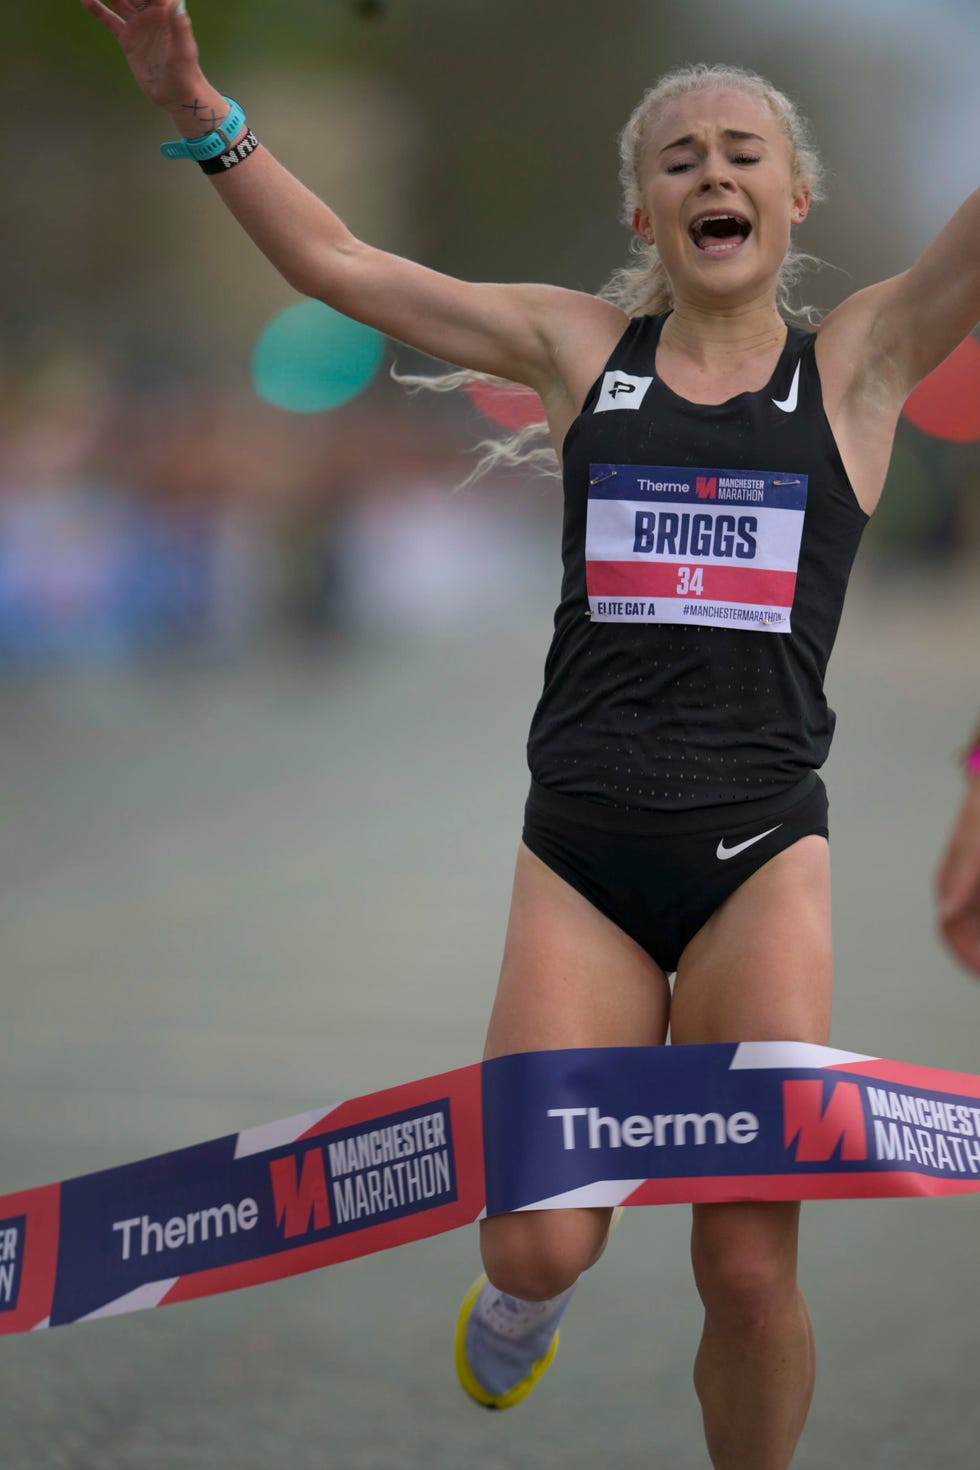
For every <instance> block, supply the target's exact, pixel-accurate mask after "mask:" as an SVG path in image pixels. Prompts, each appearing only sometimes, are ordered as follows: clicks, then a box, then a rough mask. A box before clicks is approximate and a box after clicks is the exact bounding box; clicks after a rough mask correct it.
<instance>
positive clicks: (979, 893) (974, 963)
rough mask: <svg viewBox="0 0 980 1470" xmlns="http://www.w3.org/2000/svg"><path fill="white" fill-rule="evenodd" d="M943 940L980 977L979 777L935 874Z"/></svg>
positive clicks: (965, 800) (959, 816) (971, 789)
mask: <svg viewBox="0 0 980 1470" xmlns="http://www.w3.org/2000/svg"><path fill="white" fill-rule="evenodd" d="M936 898H937V902H938V906H939V913H938V918H939V924H940V927H941V929H942V933H943V937H944V939H945V940H946V943H947V944H948V945H949V947H950V949H951V950H952V951H953V953H954V954H955V956H956V958H957V959H958V960H960V962H961V963H962V964H964V965H965V966H966V967H967V969H968V970H972V971H973V973H974V974H975V975H980V778H977V777H974V778H973V780H972V781H971V782H970V784H969V786H968V788H967V793H966V796H965V798H964V800H963V804H962V806H961V807H960V811H959V815H958V817H957V820H956V824H955V826H954V827H953V831H952V833H951V834H950V837H949V841H948V842H947V844H946V850H945V852H944V853H943V857H942V861H941V862H940V865H939V872H938V874H937V875H936Z"/></svg>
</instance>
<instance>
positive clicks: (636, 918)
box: [523, 771, 829, 974]
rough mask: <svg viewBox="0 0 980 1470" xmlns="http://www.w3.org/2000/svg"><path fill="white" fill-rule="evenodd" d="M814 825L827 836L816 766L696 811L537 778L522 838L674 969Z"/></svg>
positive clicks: (662, 963) (663, 964) (660, 961)
mask: <svg viewBox="0 0 980 1470" xmlns="http://www.w3.org/2000/svg"><path fill="white" fill-rule="evenodd" d="M812 833H817V834H818V835H819V836H821V837H827V836H828V835H829V833H828V829H827V792H826V789H825V787H824V784H823V782H822V781H821V780H820V777H819V776H818V775H817V774H816V772H815V771H810V772H809V773H808V774H807V775H806V776H804V778H803V780H802V781H800V782H799V783H798V784H797V785H796V786H793V787H791V788H790V789H789V790H788V791H783V792H780V793H779V795H778V796H770V797H764V798H763V799H762V800H761V801H741V802H738V803H737V804H735V805H733V806H732V807H730V808H728V809H727V810H726V809H724V808H718V807H703V808H701V809H700V810H698V811H690V812H627V811H622V810H621V809H619V808H617V807H605V806H600V805H599V804H598V803H596V802H591V801H581V800H579V799H578V798H576V797H570V796H564V795H561V794H560V793H559V792H557V791H551V790H549V789H548V788H547V787H544V786H539V785H538V784H537V782H536V781H532V782H531V791H530V794H529V796H528V799H527V806H526V808H525V812H524V832H523V838H524V842H525V844H526V846H527V847H529V848H530V849H531V851H532V852H533V853H534V855H535V856H536V857H538V858H540V859H541V861H542V862H543V863H545V864H547V866H548V867H549V868H551V869H552V871H553V872H555V873H557V874H558V876H559V877H560V878H564V880H565V882H566V883H570V884H571V886H572V887H573V888H574V889H576V890H577V891H578V892H579V893H581V894H582V895H583V896H584V897H585V898H587V899H588V900H589V902H590V903H592V904H594V905H595V907H596V908H597V909H599V910H600V912H601V913H604V914H605V915H606V917H607V918H609V919H612V921H613V923H614V924H617V925H618V926H619V928H620V929H622V930H623V931H624V932H625V933H626V934H628V935H629V936H630V938H631V939H635V940H636V942H637V944H639V945H642V947H643V948H644V949H645V950H646V951H647V953H648V954H649V955H650V956H652V958H653V959H654V960H656V962H657V964H658V965H660V967H661V968H662V969H663V970H665V971H667V973H668V974H669V973H670V972H671V971H673V970H676V969H677V963H678V961H679V959H680V957H681V955H682V953H683V952H684V949H685V947H686V945H687V944H688V942H689V940H691V939H693V937H694V935H695V934H696V933H697V932H698V930H699V929H700V928H701V926H702V925H703V924H704V923H705V922H706V921H707V920H708V919H710V917H711V915H712V914H713V913H714V912H715V910H716V909H717V908H719V907H720V906H721V904H723V903H724V901H725V899H726V898H728V896H729V894H732V893H734V892H735V890H736V888H739V887H740V886H741V884H743V883H744V882H745V880H746V878H748V877H750V876H751V874H752V873H754V872H755V871H756V870H757V869H758V868H761V867H762V865H763V863H767V862H768V861H769V859H770V858H771V857H775V856H776V854H777V853H778V852H782V851H783V849H784V848H787V847H791V846H792V844H793V843H794V842H798V841H799V839H800V838H801V837H808V836H810V835H811V834H812Z"/></svg>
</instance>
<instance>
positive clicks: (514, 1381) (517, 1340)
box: [455, 1206, 623, 1409]
mask: <svg viewBox="0 0 980 1470" xmlns="http://www.w3.org/2000/svg"><path fill="white" fill-rule="evenodd" d="M622 1214H623V1210H622V1206H620V1207H619V1208H618V1209H617V1210H616V1212H615V1214H614V1215H613V1218H612V1223H611V1229H615V1227H616V1226H617V1225H618V1224H619V1222H620V1220H621V1218H622ZM578 1284H579V1283H578V1282H577V1281H576V1282H574V1283H573V1284H572V1285H571V1286H570V1287H568V1289H567V1290H566V1291H563V1292H562V1293H561V1294H560V1296H555V1297H551V1298H550V1299H549V1300H548V1301H544V1302H526V1301H523V1300H522V1299H521V1298H520V1297H516V1296H508V1295H507V1293H506V1292H504V1291H498V1290H497V1288H496V1287H495V1286H491V1285H490V1282H489V1281H488V1280H487V1278H486V1276H480V1277H478V1278H477V1280H476V1281H474V1283H473V1285H472V1286H471V1287H470V1289H469V1291H468V1292H467V1293H466V1296H465V1297H464V1299H463V1305H462V1307H461V1308H460V1311H459V1318H458V1320H457V1323H456V1339H455V1356H456V1375H457V1377H458V1378H459V1381H460V1385H461V1386H462V1388H463V1390H464V1392H465V1393H467V1394H469V1396H470V1398H471V1399H473V1400H474V1402H475V1403H478V1404H482V1405H483V1407H484V1408H485V1409H512V1408H513V1407H514V1405H515V1404H519V1403H520V1402H521V1400H522V1399H526V1398H527V1396H528V1394H529V1393H530V1392H531V1389H532V1388H533V1387H534V1385H535V1384H536V1383H537V1382H538V1381H539V1379H541V1378H543V1377H544V1375H545V1373H547V1371H548V1369H549V1368H550V1367H551V1365H552V1363H553V1362H554V1359H555V1354H556V1353H557V1351H558V1324H559V1322H560V1321H561V1319H562V1317H563V1315H564V1312H565V1308H566V1307H567V1306H568V1304H569V1302H570V1301H571V1299H572V1297H573V1295H574V1294H575V1290H576V1288H577V1286H578Z"/></svg>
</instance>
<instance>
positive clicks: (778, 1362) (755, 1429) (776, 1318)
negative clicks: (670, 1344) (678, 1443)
mask: <svg viewBox="0 0 980 1470" xmlns="http://www.w3.org/2000/svg"><path fill="white" fill-rule="evenodd" d="M815 1376H816V1351H815V1346H814V1341H813V1328H812V1326H811V1323H810V1314H809V1312H808V1311H807V1307H806V1302H805V1301H804V1300H803V1297H802V1295H801V1294H800V1292H799V1290H797V1291H796V1292H795V1294H794V1296H793V1297H792V1298H791V1300H790V1301H789V1302H788V1303H787V1304H786V1305H785V1306H784V1307H781V1308H779V1309H778V1310H776V1311H774V1312H773V1313H771V1315H769V1316H768V1317H767V1318H766V1320H765V1321H764V1322H760V1323H758V1324H757V1325H756V1326H755V1328H754V1329H752V1330H746V1328H745V1327H744V1326H743V1327H742V1328H741V1329H739V1328H735V1329H733V1328H732V1327H731V1326H728V1325H726V1324H725V1322H724V1321H719V1320H718V1319H717V1318H715V1317H713V1316H712V1314H711V1313H710V1312H706V1313H705V1324H704V1334H703V1336H702V1338H701V1346H700V1348H699V1349H698V1355H697V1360H696V1362H695V1367H694V1383H695V1387H696V1389H697V1392H698V1397H699V1399H700V1400H701V1409H702V1413H703V1415H704V1431H705V1439H706V1440H707V1445H708V1453H709V1455H710V1456H711V1463H712V1465H713V1466H714V1467H715V1470H786V1467H787V1466H788V1465H789V1464H790V1463H791V1461H792V1458H793V1452H794V1450H795V1449H796V1445H797V1442H798V1440H799V1437H800V1435H801V1434H802V1432H803V1425H804V1423H805V1422H806V1416H807V1413H808V1411H809V1408H810V1400H811V1398H812V1397H813V1385H814V1379H815Z"/></svg>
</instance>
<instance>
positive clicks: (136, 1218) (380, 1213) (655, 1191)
mask: <svg viewBox="0 0 980 1470" xmlns="http://www.w3.org/2000/svg"><path fill="white" fill-rule="evenodd" d="M978 1190H980V1077H973V1076H969V1075H967V1074H964V1073H955V1072H944V1071H940V1070H937V1069H935V1068H930V1067H917V1066H912V1065H909V1064H906V1063H899V1062H888V1061H884V1060H882V1059H881V1058H878V1057H869V1056H864V1055H859V1054H857V1053H854V1052H844V1051H836V1050H833V1049H831V1048H828V1047H819V1046H810V1045H806V1044H802V1043H798V1042H751V1043H744V1044H742V1045H740V1046H678V1047H673V1046H671V1047H624V1048H618V1047H617V1048H610V1049H602V1050H578V1051H554V1052H530V1053H522V1054H520V1055H516V1056H507V1057H497V1058H495V1059H494V1060H493V1061H489V1062H484V1063H482V1064H476V1065H472V1066H468V1067H461V1068H459V1069H458V1070H456V1071H454V1072H446V1073H443V1074H442V1075H440V1076H436V1077H428V1078H425V1079H424V1080H423V1081H420V1082H409V1083H406V1084H404V1085H403V1086H401V1087H394V1088H390V1089H389V1090H387V1091H385V1092H377V1093H373V1094H371V1095H369V1096H367V1097H362V1098H356V1099H354V1100H353V1101H351V1102H346V1103H342V1104H340V1105H339V1106H336V1107H332V1108H324V1109H321V1110H319V1111H317V1112H312V1113H304V1114H302V1115H300V1116H299V1117H294V1118H287V1119H284V1120H282V1121H281V1122H278V1123H270V1124H266V1125H264V1126H262V1127H258V1128H250V1129H247V1130H246V1131H245V1132H243V1133H238V1134H232V1135H231V1136H229V1137H227V1138H220V1139H216V1140H215V1141H213V1142H211V1143H202V1144H198V1145H196V1146H194V1147H192V1148H184V1149H179V1150H177V1151H176V1152H174V1153H169V1154H161V1155H159V1156H158V1157H157V1158H152V1159H145V1160H142V1161H140V1162H139V1163H135V1164H126V1165H123V1166H122V1167H121V1168H117V1169H108V1170H105V1171H103V1172H101V1173H97V1174H88V1175H84V1176H83V1177H81V1178H77V1179H69V1180H66V1181H65V1182H64V1183H62V1184H50V1185H46V1186H43V1187H41V1188H37V1189H29V1190H25V1191H23V1192H21V1193H19V1194H10V1195H6V1196H3V1197H2V1198H0V1332H24V1331H30V1330H32V1329H35V1328H40V1327H53V1326H59V1325H61V1324H64V1323H68V1322H81V1321H89V1320H91V1319H93V1318H97V1317H110V1316H115V1315H118V1314H120V1313H123V1312H132V1311H137V1310H139V1309H140V1308H142V1307H155V1306H162V1305H164V1304H167V1303H170V1302H178V1301H186V1300H189V1299H191V1298H193V1297H202V1296H209V1295H212V1294H214V1293H217V1292H222V1291H232V1290H235V1289H236V1288H238V1287H243V1286H251V1285H255V1284H257V1283H259V1282H263V1281H272V1280H275V1279H277V1278H280V1277H284V1276H290V1275H293V1274H295V1273H297V1272H300V1271H311V1270H314V1269H316V1268H317V1267H320V1266H327V1265H330V1264H332V1263H333V1262H335V1261H344V1260H348V1259H350V1258H351V1257H354V1256H361V1255H368V1254H370V1253H371V1252H373V1251H379V1250H385V1249H387V1248H388V1247H390V1246H396V1245H403V1244H405V1243H406V1242H408V1241H411V1240H421V1239H423V1238H425V1237H426V1236H430V1235H437V1234H439V1233H441V1232H442V1231H445V1230H453V1229H455V1228H456V1227H457V1226H460V1225H467V1224H470V1223H472V1222H473V1221H475V1220H478V1219H479V1218H480V1217H481V1216H482V1215H484V1214H501V1213H504V1212H507V1211H513V1210H533V1209H567V1208H573V1207H575V1206H592V1205H606V1206H608V1205H618V1204H627V1205H650V1204H681V1203H692V1202H702V1203H707V1202H726V1201H735V1200H796V1199H845V1198H861V1197H865V1198H866V1197H872V1196H886V1195H938V1194H963V1193H969V1192H976V1191H978Z"/></svg>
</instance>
